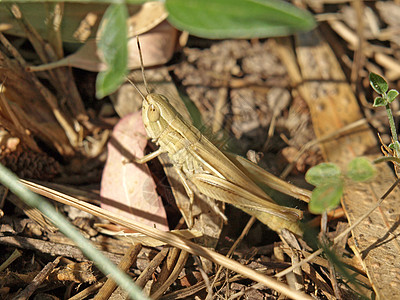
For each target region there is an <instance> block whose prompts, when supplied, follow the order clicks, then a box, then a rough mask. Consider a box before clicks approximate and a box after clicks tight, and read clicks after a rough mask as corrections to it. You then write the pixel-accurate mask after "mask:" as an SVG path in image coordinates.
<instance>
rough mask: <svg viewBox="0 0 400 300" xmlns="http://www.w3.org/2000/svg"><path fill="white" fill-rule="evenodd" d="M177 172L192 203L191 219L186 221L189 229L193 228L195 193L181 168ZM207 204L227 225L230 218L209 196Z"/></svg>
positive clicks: (190, 207) (190, 209)
mask: <svg viewBox="0 0 400 300" xmlns="http://www.w3.org/2000/svg"><path fill="white" fill-rule="evenodd" d="M175 169H176V172H177V173H178V175H179V178H180V179H181V181H182V184H183V187H184V188H185V191H186V194H187V195H188V196H189V201H190V206H189V217H188V220H186V222H187V224H188V227H189V228H192V227H193V203H194V193H193V190H192V189H191V188H190V186H189V184H188V181H187V179H186V177H185V174H184V173H183V172H182V170H181V169H180V168H178V167H177V168H175ZM206 199H207V201H206V202H207V204H208V206H209V207H210V208H211V209H212V210H213V211H214V212H215V213H216V214H217V215H219V216H220V217H221V218H222V220H223V221H224V223H225V224H226V223H227V221H228V218H227V217H226V216H225V215H224V213H223V212H222V211H221V210H220V209H219V207H218V206H217V204H216V203H215V201H214V200H213V199H212V198H210V197H208V196H207V198H206Z"/></svg>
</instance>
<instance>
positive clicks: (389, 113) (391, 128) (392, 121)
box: [385, 103, 400, 157]
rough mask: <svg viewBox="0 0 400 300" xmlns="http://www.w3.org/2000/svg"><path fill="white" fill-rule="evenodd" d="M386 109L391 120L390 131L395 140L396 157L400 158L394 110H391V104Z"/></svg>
mask: <svg viewBox="0 0 400 300" xmlns="http://www.w3.org/2000/svg"><path fill="white" fill-rule="evenodd" d="M385 108H386V113H387V115H388V119H389V125H390V131H391V132H392V140H393V144H394V150H395V151H396V156H397V157H400V149H399V146H398V138H397V131H396V125H395V124H394V118H393V113H392V109H391V108H390V104H389V103H387V104H386V106H385Z"/></svg>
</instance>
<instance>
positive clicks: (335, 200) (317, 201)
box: [308, 180, 343, 214]
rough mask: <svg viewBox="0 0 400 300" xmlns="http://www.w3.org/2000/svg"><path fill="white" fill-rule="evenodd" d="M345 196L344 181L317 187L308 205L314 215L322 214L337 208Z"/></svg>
mask: <svg viewBox="0 0 400 300" xmlns="http://www.w3.org/2000/svg"><path fill="white" fill-rule="evenodd" d="M342 195H343V181H342V180H337V181H336V182H331V183H330V184H323V185H319V186H317V187H316V188H315V189H314V190H313V192H312V194H311V200H310V203H309V204H308V209H309V211H310V212H311V213H313V214H322V213H324V212H325V211H328V210H331V209H333V208H335V207H337V206H338V205H339V203H340V198H341V197H342Z"/></svg>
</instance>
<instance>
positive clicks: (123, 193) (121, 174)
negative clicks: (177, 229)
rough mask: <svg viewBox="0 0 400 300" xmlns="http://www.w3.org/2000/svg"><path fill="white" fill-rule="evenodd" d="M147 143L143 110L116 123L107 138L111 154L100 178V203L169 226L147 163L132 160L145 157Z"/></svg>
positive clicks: (110, 209) (123, 212)
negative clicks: (141, 163) (109, 137)
mask: <svg viewBox="0 0 400 300" xmlns="http://www.w3.org/2000/svg"><path fill="white" fill-rule="evenodd" d="M146 144H147V138H146V131H145V129H144V126H143V122H142V116H141V114H140V112H136V113H133V114H129V115H127V116H125V117H124V118H123V119H121V120H120V121H119V122H118V124H117V125H116V126H115V128H114V130H113V133H112V137H111V139H110V141H109V142H108V146H107V147H108V157H107V161H106V165H105V167H104V170H103V176H102V179H101V191H100V195H101V197H102V204H101V207H102V208H104V209H107V210H109V211H112V212H114V213H117V214H119V215H121V216H123V217H126V218H130V219H133V220H135V221H138V222H141V223H144V224H147V225H150V226H152V227H156V228H158V229H161V230H169V228H168V221H167V216H166V212H165V209H164V206H163V203H162V201H161V198H160V197H159V196H158V195H157V192H156V185H155V183H154V181H153V178H152V177H151V175H150V171H149V169H148V167H147V165H146V164H144V165H138V164H135V163H131V162H129V160H130V158H131V157H143V155H144V149H145V147H146Z"/></svg>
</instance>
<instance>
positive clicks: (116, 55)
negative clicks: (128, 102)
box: [96, 4, 128, 98]
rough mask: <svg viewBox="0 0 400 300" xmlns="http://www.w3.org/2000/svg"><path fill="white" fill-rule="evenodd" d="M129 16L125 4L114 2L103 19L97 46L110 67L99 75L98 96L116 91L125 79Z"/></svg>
mask: <svg viewBox="0 0 400 300" xmlns="http://www.w3.org/2000/svg"><path fill="white" fill-rule="evenodd" d="M127 18H128V12H127V8H126V6H125V5H124V4H112V5H110V6H109V7H108V8H107V10H106V12H105V13H104V16H103V19H102V20H101V24H100V30H101V35H100V40H99V41H98V42H97V47H98V49H99V51H100V53H101V56H102V58H103V60H104V61H105V63H106V64H107V66H108V69H107V70H106V71H104V72H100V73H99V74H98V75H97V80H96V97H97V98H103V97H104V96H106V95H108V94H110V93H112V92H114V91H115V90H116V89H117V88H118V87H119V86H120V85H121V83H122V82H123V81H124V79H125V75H126V73H127V62H128V48H127V43H128V39H127V27H126V20H127Z"/></svg>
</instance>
